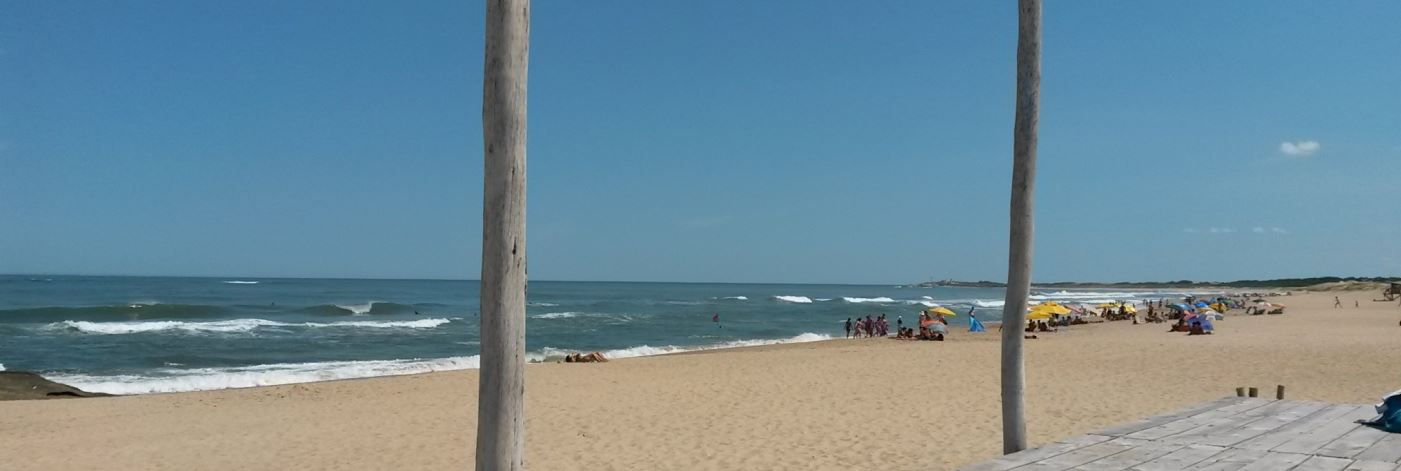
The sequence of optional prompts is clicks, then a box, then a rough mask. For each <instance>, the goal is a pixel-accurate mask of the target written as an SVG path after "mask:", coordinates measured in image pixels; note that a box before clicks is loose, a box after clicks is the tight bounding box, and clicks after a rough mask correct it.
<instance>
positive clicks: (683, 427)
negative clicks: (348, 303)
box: [0, 292, 1401, 470]
mask: <svg viewBox="0 0 1401 471" xmlns="http://www.w3.org/2000/svg"><path fill="white" fill-rule="evenodd" d="M1373 294H1375V293H1373V292H1366V293H1345V294H1343V297H1344V298H1345V299H1344V301H1345V303H1346V308H1344V309H1333V308H1332V304H1333V302H1332V299H1333V298H1332V296H1333V293H1327V294H1308V295H1295V296H1289V297H1281V298H1276V299H1275V301H1277V302H1282V303H1285V304H1287V305H1289V309H1288V314H1286V315H1283V316H1254V317H1241V316H1238V317H1229V318H1228V319H1227V320H1225V321H1221V322H1218V323H1217V329H1218V332H1217V334H1216V335H1212V336H1196V337H1188V336H1186V335H1183V334H1179V333H1168V332H1166V330H1167V325H1166V324H1143V325H1131V324H1130V323H1128V322H1113V323H1107V324H1101V325H1092V326H1076V327H1073V328H1071V329H1068V330H1063V331H1062V332H1060V333H1055V334H1042V335H1041V338H1040V339H1037V340H1029V341H1027V347H1026V352H1027V387H1028V392H1027V401H1028V417H1027V422H1028V427H1029V433H1030V437H1031V441H1032V443H1033V444H1038V443H1044V442H1048V441H1052V440H1055V439H1058V438H1062V437H1066V436H1069V435H1073V434H1078V433H1083V432H1087V431H1090V430H1093V429H1096V428H1099V427H1102V426H1106V425H1110V424H1115V423H1120V422H1125V421H1129V420H1132V419H1135V418H1140V417H1144V416H1148V415H1152V414H1155V413H1159V412H1164V411H1167V410H1170V409H1175V408H1178V407H1181V406H1185V405H1187V404H1191V403H1195V402H1200V401H1205V400H1209V399H1214V398H1217V397H1221V396H1224V395H1228V394H1232V391H1233V389H1234V388H1235V387H1236V386H1257V387H1260V388H1261V390H1262V394H1273V391H1274V385H1276V384H1284V385H1287V387H1288V397H1289V398H1291V399H1316V400H1323V401H1333V402H1348V403H1371V402H1375V401H1376V400H1377V399H1378V398H1379V396H1381V395H1382V394H1384V393H1386V392H1389V391H1392V390H1395V389H1397V388H1401V376H1399V375H1398V374H1397V372H1396V371H1397V370H1396V368H1395V361H1396V359H1397V358H1401V356H1398V352H1401V326H1398V321H1401V308H1399V307H1398V306H1397V305H1396V304H1395V303H1373V302H1370V301H1369V300H1368V299H1369V298H1370V296H1372V295H1373ZM1354 298H1356V299H1361V300H1362V307H1361V308H1353V307H1352V301H1353V299H1354ZM994 330H995V329H994ZM997 339H998V337H997V333H996V332H991V333H987V334H978V335H973V334H968V333H960V332H955V335H954V340H953V341H949V342H900V341H894V340H884V339H873V340H865V339H863V340H837V341H829V342H818V343H808V344H792V345H779V346H769V347H756V348H745V349H734V350H726V351H715V352H705V353H697V354H681V355H670V356H661V357H648V358H635V359H627V360H619V361H614V362H610V363H604V364H540V365H530V366H529V367H528V368H527V384H526V399H527V405H526V407H527V409H526V411H527V416H528V418H527V421H526V430H527V458H526V465H527V467H529V468H533V469H548V470H556V469H588V470H606V469H701V470H706V469H716V470H733V469H804V470H806V469H895V470H900V469H924V470H928V469H952V468H954V467H956V466H958V465H961V464H965V463H969V462H975V461H981V460H984V459H988V458H992V457H994V456H996V455H997V454H999V452H1000V450H1001V446H1000V440H1001V435H1000V429H999V427H1000V418H999V410H1000V409H999V403H998V355H999V344H998V341H997ZM476 391H477V374H476V372H475V371H462V372H450V373H435V374H427V375H417V376H402V377H394V378H376V379H365V380H352V381H337V382H326V383H312V384H300V385H288V386H275V387H265V388H252V389H241V390H224V391H210V392H198V393H182V394H163V395H149V396H132V397H116V398H98V399H73V400H58V401H12V402H0V468H4V469H7V470H28V469H107V470H146V469H179V470H185V469H365V470H381V469H384V470H387V469H414V470H417V469H469V468H470V467H471V466H472V451H473V443H474V442H473V440H474V432H475V427H476V424H475V417H476Z"/></svg>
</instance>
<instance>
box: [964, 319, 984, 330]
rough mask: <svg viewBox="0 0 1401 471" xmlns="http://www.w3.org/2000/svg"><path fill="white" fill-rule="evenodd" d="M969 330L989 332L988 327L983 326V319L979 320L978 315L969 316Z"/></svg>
mask: <svg viewBox="0 0 1401 471" xmlns="http://www.w3.org/2000/svg"><path fill="white" fill-rule="evenodd" d="M968 331H969V332H987V331H988V330H987V329H986V328H984V327H983V321H980V320H978V318H976V317H969V318H968Z"/></svg>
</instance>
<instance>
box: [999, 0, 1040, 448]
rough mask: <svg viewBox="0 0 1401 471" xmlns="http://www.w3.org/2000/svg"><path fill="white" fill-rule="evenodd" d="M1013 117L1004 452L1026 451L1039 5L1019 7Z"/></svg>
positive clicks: (1025, 0) (1021, 2)
mask: <svg viewBox="0 0 1401 471" xmlns="http://www.w3.org/2000/svg"><path fill="white" fill-rule="evenodd" d="M1017 17H1018V28H1017V117H1016V123H1015V124H1013V127H1012V211H1011V223H1012V224H1011V237H1010V238H1009V242H1008V250H1007V298H1006V304H1004V305H1003V308H1002V452H1003V453H1016V452H1018V451H1021V450H1024V449H1026V397H1025V392H1026V372H1025V369H1024V366H1025V365H1024V363H1023V359H1022V325H1024V324H1025V323H1026V308H1027V294H1028V292H1029V291H1030V290H1031V254H1032V240H1033V236H1034V232H1035V229H1034V227H1035V225H1034V218H1033V215H1034V203H1035V201H1034V200H1035V196H1036V195H1035V193H1036V121H1037V118H1038V115H1039V113H1040V111H1039V110H1038V108H1039V107H1040V104H1041V0H1018V4H1017Z"/></svg>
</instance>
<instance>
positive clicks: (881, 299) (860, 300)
mask: <svg viewBox="0 0 1401 471" xmlns="http://www.w3.org/2000/svg"><path fill="white" fill-rule="evenodd" d="M842 301H846V302H849V303H893V302H895V300H894V299H890V298H887V297H885V296H881V297H878V298H852V297H847V296H842Z"/></svg>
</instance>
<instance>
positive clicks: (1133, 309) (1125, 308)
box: [1124, 304, 1138, 313]
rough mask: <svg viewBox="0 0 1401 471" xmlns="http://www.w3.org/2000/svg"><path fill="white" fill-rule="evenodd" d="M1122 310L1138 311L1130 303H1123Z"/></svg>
mask: <svg viewBox="0 0 1401 471" xmlns="http://www.w3.org/2000/svg"><path fill="white" fill-rule="evenodd" d="M1124 312H1132V313H1138V308H1136V307H1133V305H1132V304H1125V305H1124Z"/></svg>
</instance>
